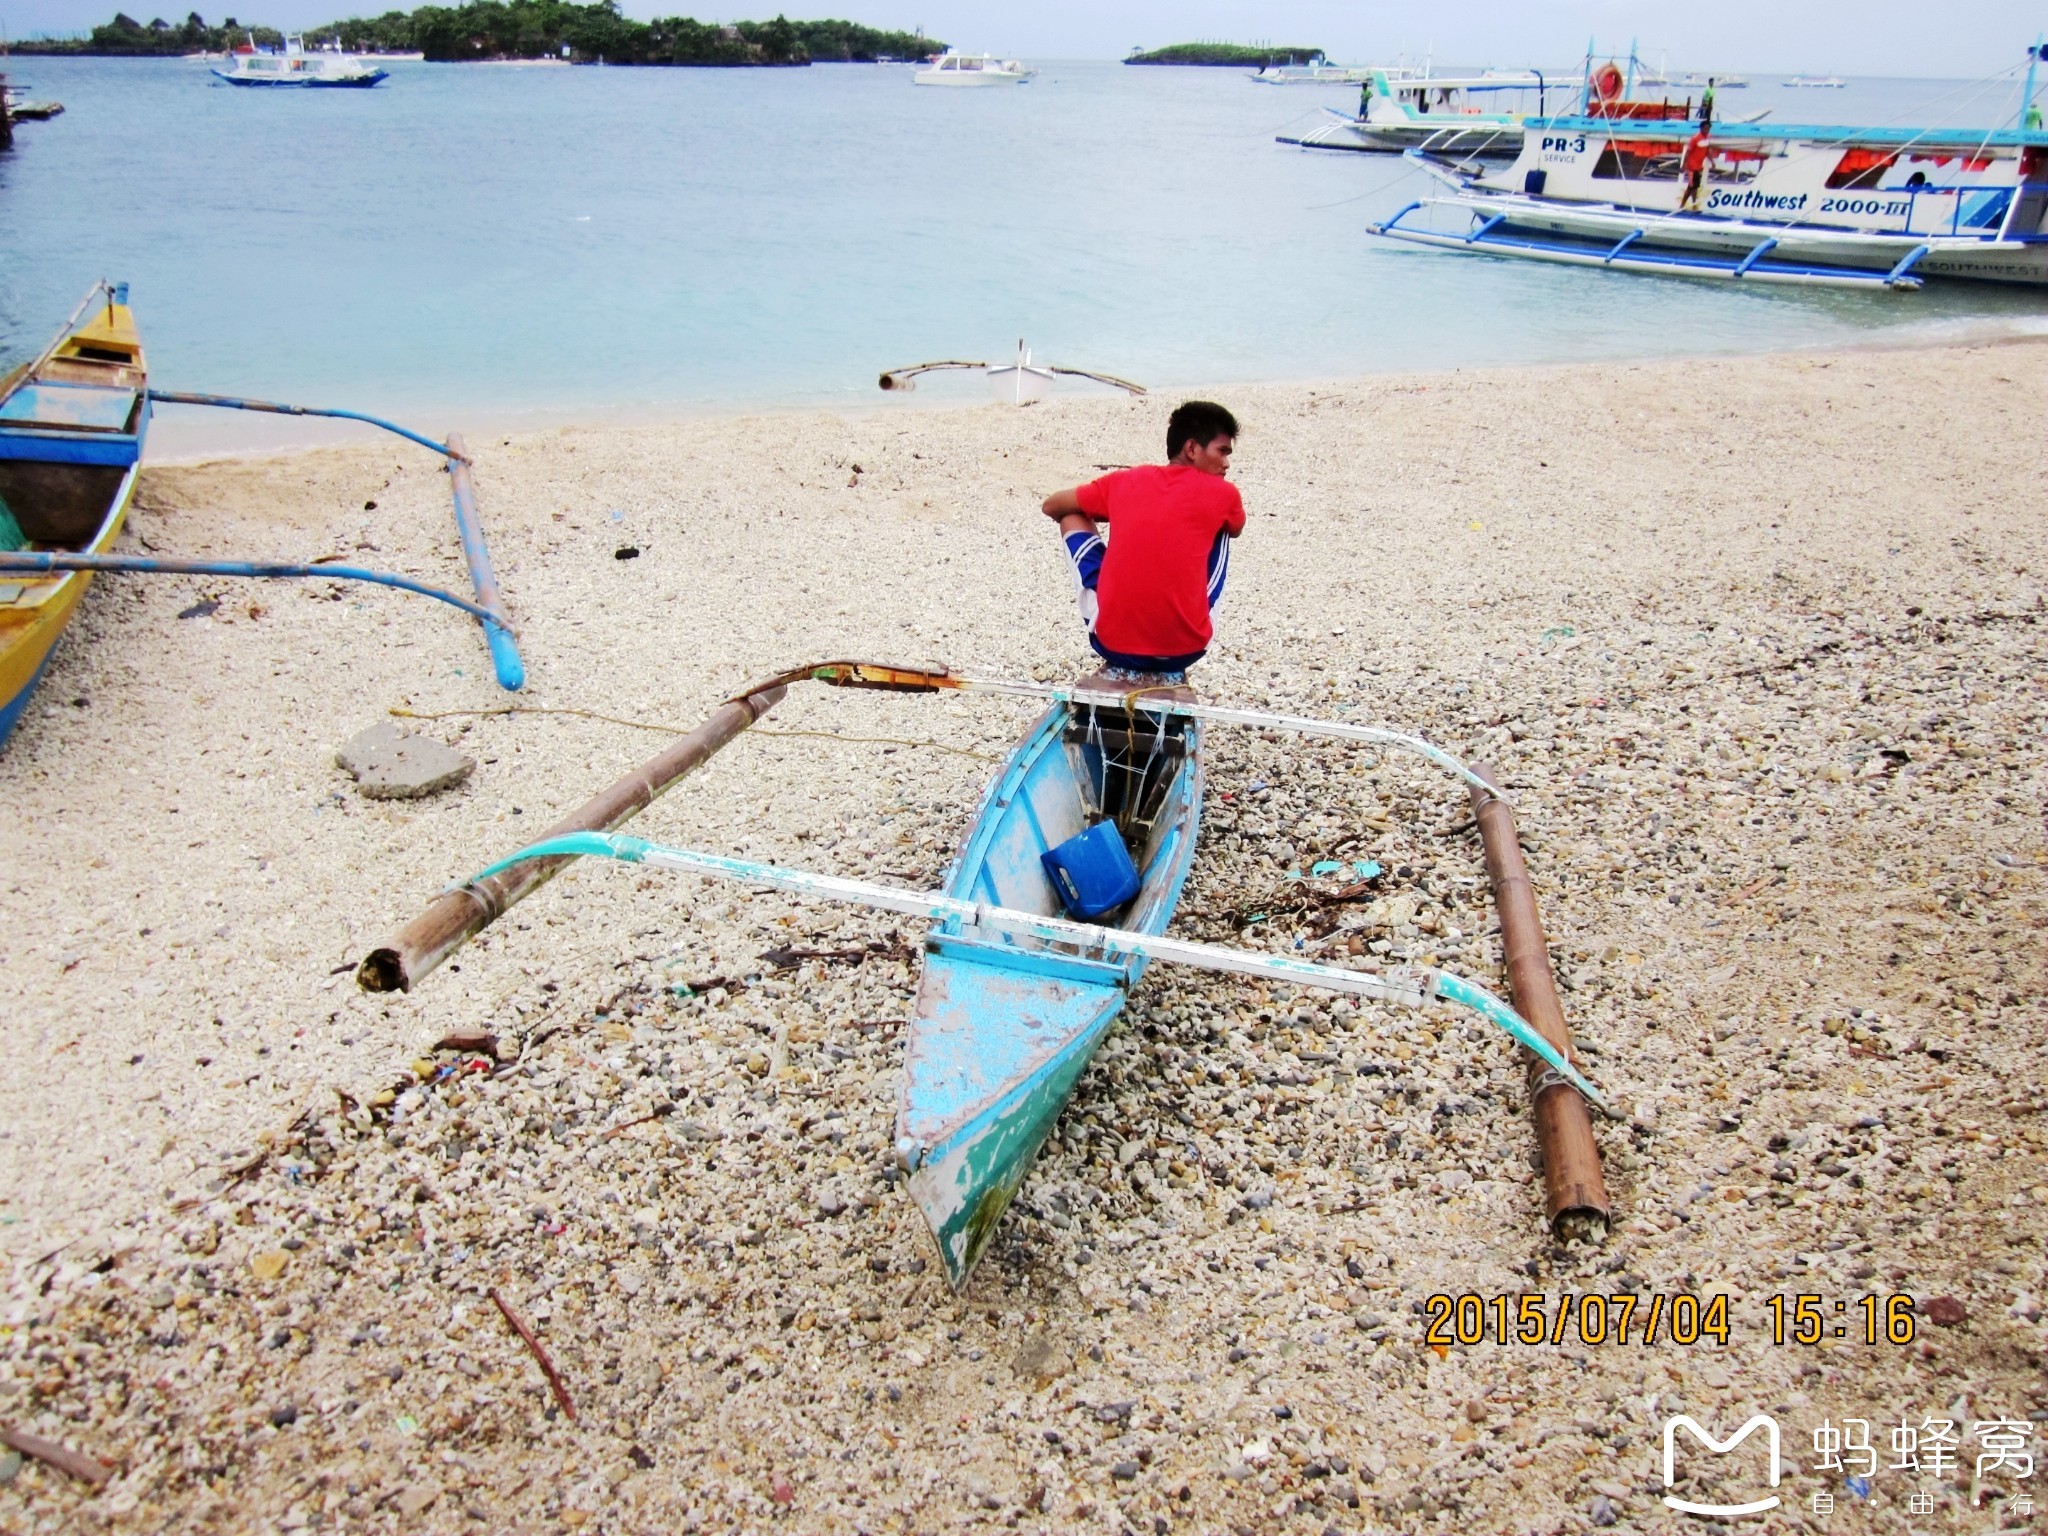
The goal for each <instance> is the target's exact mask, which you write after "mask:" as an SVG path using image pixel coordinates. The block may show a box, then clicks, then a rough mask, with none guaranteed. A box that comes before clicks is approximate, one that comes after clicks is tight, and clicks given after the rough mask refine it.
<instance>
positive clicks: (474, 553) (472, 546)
mask: <svg viewBox="0 0 2048 1536" xmlns="http://www.w3.org/2000/svg"><path fill="white" fill-rule="evenodd" d="M462 450H463V442H462V438H461V437H460V436H459V435H457V434H456V433H453V432H450V433H449V434H448V481H449V484H450V486H451V487H452V488H453V490H454V493H455V530H456V532H457V533H458V534H460V535H461V537H462V558H463V559H465V560H467V561H468V562H469V579H470V583H471V585H473V586H474V587H475V588H476V600H477V601H478V602H479V603H482V604H483V605H484V607H486V608H488V609H489V610H490V611H491V615H492V617H493V618H495V619H496V620H497V622H496V623H495V624H486V625H485V626H484V639H485V640H486V641H488V642H489V643H490V647H491V665H492V666H493V667H494V668H496V669H497V673H498V686H499V687H500V688H503V689H505V690H506V691H507V692H508V693H516V692H518V691H519V690H520V689H521V688H523V687H525V686H526V663H525V662H523V661H521V660H520V659H519V646H518V645H517V644H516V643H515V642H514V640H513V638H512V630H511V627H510V626H509V625H508V624H506V622H505V617H504V615H505V604H504V601H503V599H502V598H500V597H499V595H498V573H497V572H496V571H495V570H493V569H492V567H491V551H490V549H489V548H488V547H487V546H486V545H485V543H484V525H483V520H482V518H480V517H479V516H478V515H477V510H476V485H475V483H474V482H473V481H471V479H470V478H469V456H468V455H467V454H465V453H464V452H463V451H462Z"/></svg>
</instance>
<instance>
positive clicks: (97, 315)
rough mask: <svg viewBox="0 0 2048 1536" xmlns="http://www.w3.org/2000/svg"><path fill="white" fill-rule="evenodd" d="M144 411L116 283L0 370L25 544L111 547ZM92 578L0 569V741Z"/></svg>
mask: <svg viewBox="0 0 2048 1536" xmlns="http://www.w3.org/2000/svg"><path fill="white" fill-rule="evenodd" d="M149 415H150V410H149V397H148V393H147V375H146V373H145V371H144V364H143V357H142V347H141V342H140V340H139V339H138V337H137V333H136V330H135V321H134V317H133V316H132V315H131V314H130V313H129V311H128V307H127V305H126V303H125V302H121V301H120V300H119V299H118V298H117V296H116V295H115V294H110V295H109V296H108V302H107V303H106V304H105V305H104V307H100V306H97V305H96V306H95V307H94V308H93V310H92V312H91V314H90V315H88V316H87V317H86V319H85V320H84V321H83V323H81V324H79V325H77V326H76V327H75V328H74V329H72V330H71V331H70V332H69V333H68V334H67V335H65V336H62V337H60V338H59V339H58V340H57V342H55V343H54V344H53V345H52V347H51V349H50V351H49V352H48V353H47V354H46V355H45V356H44V357H42V358H40V359H38V360H37V362H35V363H34V364H32V365H30V366H29V367H27V368H24V369H22V370H20V371H19V372H18V373H16V374H14V375H12V376H10V377H8V378H7V379H4V380H0V501H4V502H5V503H6V505H7V506H8V508H9V509H10V511H11V512H12V514H13V515H14V517H15V519H16V520H17V521H18V522H19V524H20V526H21V530H22V532H23V533H24V534H25V535H26V536H27V537H28V538H29V540H30V541H31V544H32V546H33V547H35V548H38V549H51V550H66V551H75V552H84V553H92V554H103V553H105V552H107V551H108V550H110V549H112V547H113V545H114V541H115V540H116V539H117V538H118V537H119V536H120V533H121V528H122V525H123V523H124V522H125V521H126V520H127V516H128V508H129V505H130V503H131V502H132V501H133V500H134V496H135V480H136V476H137V474H138V473H139V470H140V465H141V459H142V445H143V440H144V438H145V436H146V435H147V433H148V429H149ZM91 583H92V577H91V575H90V574H89V573H87V572H84V571H68V572H63V573H60V574H56V575H52V576H38V577H28V578H23V579H18V580H0V747H4V746H5V745H6V744H7V741H8V738H9V737H10V736H12V734H13V732H14V728H15V726H16V725H18V724H19V723H20V722H21V718H22V716H23V715H24V714H26V713H27V711H28V707H29V704H30V702H31V700H33V698H34V697H35V691H36V686H37V684H38V683H40V682H41V681H42V678H43V674H44V673H45V672H46V671H47V670H48V669H49V665H50V657H51V655H52V653H53V652H54V651H55V650H56V648H57V642H58V640H60V639H61V638H62V637H63V634H64V629H65V626H66V625H68V624H69V623H70V622H71V617H72V615H73V614H74V613H75V612H77V609H78V604H79V602H80V601H81V600H82V599H83V598H84V596H85V591H86V588H87V587H88V586H90V585H91Z"/></svg>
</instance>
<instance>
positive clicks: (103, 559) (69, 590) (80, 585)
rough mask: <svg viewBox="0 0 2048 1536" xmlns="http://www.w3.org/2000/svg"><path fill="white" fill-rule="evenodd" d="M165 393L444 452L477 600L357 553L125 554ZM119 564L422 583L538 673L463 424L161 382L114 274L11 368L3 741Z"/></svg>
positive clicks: (3, 483) (4, 454) (504, 653)
mask: <svg viewBox="0 0 2048 1536" xmlns="http://www.w3.org/2000/svg"><path fill="white" fill-rule="evenodd" d="M159 404H163V405H198V406H213V407H220V408H224V409H230V410H242V411H264V412H269V413H272V414H277V415H290V416H332V417H340V418H343V419H347V420H351V421H361V422H366V423H368V424H369V425H371V426H375V427H381V428H382V429H384V430H385V431H387V432H393V433H396V434H397V435H398V436H400V437H403V438H405V439H407V440H408V441H410V442H414V443H418V444H420V445H421V446H422V447H424V448H428V449H431V450H432V451H433V452H435V453H437V454H439V455H441V456H442V457H443V458H444V459H445V460H446V461H447V468H448V474H449V480H450V484H451V487H452V489H453V493H454V496H453V499H454V503H455V522H456V528H457V530H458V532H459V533H460V535H461V539H462V549H463V554H464V557H465V558H466V559H467V561H468V563H469V569H470V577H471V581H472V584H473V586H474V588H475V592H476V600H475V601H474V602H470V601H467V600H465V599H463V598H459V597H456V596H454V595H453V594H452V593H448V592H443V591H441V590H439V589H438V588H435V587H430V586H427V585H425V584H424V583H422V582H418V581H415V580H413V579H411V578H410V577H406V576H398V575H393V574H389V573H385V572H378V571H366V570H362V569H360V568H358V567H356V566H351V565H340V564H334V563H326V562H317V561H316V562H313V563H311V564H306V563H301V562H298V561H289V560H182V559H178V558H175V557H166V558H147V557H143V556H129V555H116V554H113V553H112V552H111V550H112V546H113V544H114V541H115V539H116V538H117V537H118V536H119V535H120V532H121V527H122V523H123V521H124V520H125V518H126V516H127V512H128V506H129V503H130V501H131V500H132V498H133V496H134V492H135V479H136V475H137V473H138V472H139V468H140V465H141V460H142V447H143V440H144V437H145V435H146V434H147V431H148V428H149V424H150V421H151V420H152V418H153V413H154V407H155V406H156V405H159ZM109 574H114V575H211V576H232V577H256V578H275V577H322V578H326V579H330V580H346V581H363V582H372V583H375V584H377V585H380V586H386V587H393V588H397V589H399V590H402V591H409V592H417V593H420V594H422V595H424V596H427V597H432V598H435V599H437V600H438V601H441V602H445V603H448V604H451V605H452V606H454V607H456V608H460V609H462V610H463V611H464V612H465V613H468V614H470V615H471V616H472V617H473V618H475V619H476V621H477V622H478V623H479V624H480V625H481V626H482V627H483V631H484V637H485V641H486V643H487V644H488V645H489V647H490V652H491V662H492V667H493V670H494V671H495V672H496V674H497V678H498V682H499V683H500V684H501V685H502V686H503V687H505V688H507V689H517V688H519V687H521V686H523V685H524V683H525V681H526V668H525V664H524V663H523V662H522V661H521V660H520V656H519V647H518V642H517V641H516V640H515V638H514V636H513V631H512V622H511V619H510V618H509V617H508V616H507V615H506V613H505V607H504V601H503V599H502V597H501V596H500V595H499V591H498V584H497V577H496V575H495V573H494V572H493V570H492V568H491V557H490V551H489V549H488V548H487V547H486V545H485V543H484V536H483V525H482V522H481V519H480V518H479V517H478V514H477V506H476V487H475V484H474V482H473V481H472V479H471V477H470V458H469V454H468V453H467V451H466V450H465V449H464V447H463V443H462V439H461V438H460V437H457V436H455V435H453V434H450V436H449V438H448V440H447V441H446V442H445V443H444V442H436V441H435V440H434V439H433V438H431V437H427V436H425V435H423V434H421V433H418V432H414V431H412V430H411V429H409V428H406V427H401V426H399V425H398V424H397V423H396V422H391V421H386V420H385V419H383V418H382V417H379V416H371V415H368V414H366V413H364V412H361V411H348V410H341V409H338V408H331V407H322V406H301V405H282V404H279V403H277V402H275V401H269V400H244V399H238V398H236V397H234V396H229V395H202V394H192V393H187V392H183V391H176V390H164V389H151V388H149V387H148V373H147V369H146V366H145V364H144V361H143V353H142V343H141V338H140V336H139V335H138V333H137V331H136V328H135V317H134V315H133V314H132V313H131V312H130V310H129V308H128V287H127V284H125V283H110V282H101V283H98V284H96V285H95V286H94V287H93V289H92V291H91V292H90V293H88V294H87V295H86V297H85V299H84V301H83V302H81V303H80V305H79V306H78V308H77V309H76V310H74V311H73V312H72V314H71V317H70V319H68V320H67V321H66V322H65V323H64V327H63V329H62V330H60V331H59V332H58V333H57V338H56V339H55V340H54V341H52V342H51V343H50V345H49V346H48V347H46V348H45V349H44V350H43V352H42V353H41V354H40V355H39V356H38V357H36V358H35V359H34V360H33V361H32V362H30V363H28V364H26V365H24V366H23V367H21V368H18V369H16V370H14V372H12V373H10V374H8V375H7V376H6V377H5V378H0V746H4V745H5V744H6V741H7V738H8V736H9V735H10V734H11V733H12V732H13V730H14V727H15V725H16V723H17V722H19V720H20V719H21V716H22V714H23V712H24V711H25V710H26V709H27V707H28V702H29V699H30V697H31V696H32V695H33V693H34V692H35V687H36V684H37V683H38V682H39V681H40V680H41V678H42V675H43V672H44V670H45V669H46V668H47V667H48V665H49V661H50V656H51V654H52V652H53V651H54V650H55V648H56V644H57V641H58V638H59V637H60V636H61V635H62V634H63V632H64V628H65V626H66V625H67V624H68V623H69V622H70V619H71V615H72V613H73V612H74V611H75V610H76V609H77V607H78V603H79V601H80V599H81V598H82V597H83V596H84V595H85V589H86V587H87V585H88V584H89V583H90V582H91V581H92V579H93V577H94V576H95V575H109Z"/></svg>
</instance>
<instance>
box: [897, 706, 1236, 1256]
mask: <svg viewBox="0 0 2048 1536" xmlns="http://www.w3.org/2000/svg"><path fill="white" fill-rule="evenodd" d="M1108 702H1109V703H1110V704H1111V705H1112V706H1113V705H1114V703H1115V700H1114V697H1113V696H1111V697H1110V699H1109V701H1108ZM1087 715H1088V711H1087V710H1086V708H1085V706H1077V707H1072V708H1070V707H1068V706H1064V705H1063V706H1059V707H1056V708H1054V709H1052V710H1050V711H1048V712H1047V713H1046V714H1045V716H1043V717H1042V718H1041V719H1040V720H1039V721H1038V722H1037V724H1036V725H1034V726H1033V728H1032V730H1031V731H1030V733H1029V734H1028V735H1027V736H1026V737H1025V738H1024V740H1023V741H1022V742H1021V743H1020V744H1019V745H1018V747H1017V748H1016V750H1015V751H1014V752H1013V753H1012V754H1011V756H1010V759H1009V761H1008V762H1007V763H1006V764H1005V765H1004V769H1003V771H1002V772H1001V773H1000V774H999V775H997V777H996V779H995V781H994V782H993V783H992V784H991V785H990V787H989V791H988V793H987V795H986V796H985V797H984V799H983V802H982V806H981V810H980V812H979V814H978V815H977V817H976V819H975V825H974V829H973V831H972V832H971V833H970V834H969V837H968V839H967V842H966V844H965V846H964V847H963V849H962V851H961V856H960V859H959V860H958V862H957V863H956V864H955V865H954V867H953V868H952V870H950V871H949V872H948V875H947V879H946V889H947V890H948V892H949V893H951V894H953V895H956V896H961V897H964V898H967V899H973V900H981V901H987V902H991V903H994V904H998V905H1003V906H1011V907H1022V908H1024V909H1026V910H1036V911H1045V912H1052V911H1055V910H1056V909H1057V898H1056V897H1055V896H1054V894H1053V892H1052V888H1051V886H1050V883H1049V882H1048V881H1047V880H1046V878H1045V875H1044V871H1043V869H1042V868H1041V867H1040V865H1039V863H1038V857H1039V855H1040V854H1042V853H1044V852H1045V851H1046V850H1048V849H1050V848H1052V847H1054V846H1057V845H1058V844H1059V843H1061V842H1064V841H1065V840H1066V839H1067V838H1068V837H1071V836H1073V835H1074V834H1075V833H1077V832H1079V831H1081V830H1082V829H1083V828H1084V827H1085V826H1086V825H1087V824H1088V823H1089V822H1090V821H1091V820H1093V819H1095V816H1096V814H1098V812H1099V805H1097V804H1094V803H1092V802H1093V801H1094V800H1097V799H1099V793H1097V792H1094V791H1093V790H1092V789H1091V785H1092V784H1093V783H1095V782H1097V781H1099V775H1100V769H1099V753H1098V754H1097V755H1096V757H1095V758H1091V756H1090V752H1091V750H1092V749H1090V748H1088V747H1086V746H1084V745H1077V744H1076V743H1075V742H1073V741H1071V740H1069V739H1068V738H1069V737H1071V736H1072V735H1074V734H1075V732H1074V730H1073V729H1070V727H1073V726H1074V724H1075V722H1076V721H1077V720H1080V719H1085V718H1086V716H1087ZM1198 749H1199V737H1198V736H1197V735H1195V733H1194V732H1193V731H1192V730H1190V731H1189V732H1188V733H1187V736H1186V737H1185V738H1183V740H1182V741H1181V742H1180V743H1178V744H1176V746H1175V751H1176V752H1177V753H1179V754H1180V755H1178V756H1171V755H1170V756H1168V757H1167V758H1163V759H1159V760H1158V762H1157V765H1156V766H1155V767H1154V768H1153V770H1152V771H1153V773H1154V776H1155V777H1156V778H1157V780H1158V784H1157V786H1156V795H1157V801H1158V803H1157V806H1156V809H1155V810H1154V812H1153V814H1152V815H1151V817H1150V818H1149V820H1148V821H1147V822H1146V823H1145V824H1144V825H1143V826H1142V828H1140V830H1141V831H1142V834H1143V841H1142V843H1141V844H1139V845H1137V846H1135V847H1134V850H1133V851H1134V853H1135V854H1136V856H1137V862H1138V864H1139V869H1140V872H1141V875H1142V877H1143V886H1142V888H1141V890H1140V892H1139V895H1138V897H1137V898H1136V899H1135V900H1134V901H1133V902H1132V903H1131V905H1130V907H1129V908H1128V909H1126V910H1125V911H1124V912H1123V913H1122V914H1121V915H1119V916H1118V917H1117V918H1116V922H1117V925H1118V926H1121V927H1127V928H1132V929H1136V930H1139V931H1142V932H1147V933H1158V932H1162V931H1163V930H1164V929H1165V927H1166V924H1167V922H1168V921H1169V920H1170V919H1171V917H1172V915H1173V910H1174V908H1175V906H1176V905H1178V903H1179V900H1180V893H1181V889H1182V887H1183V886H1184V885H1185V883H1186V880H1187V875H1188V870H1189V867H1190V865H1191V864H1192V862H1193V857H1194V845H1195V837H1196V833H1197V830H1198V827H1199V821H1200V810H1201V784H1202V779H1201V768H1200V761H1199V750H1198ZM1091 763H1095V764H1096V766H1095V768H1094V769H1093V770H1092V771H1093V772H1094V773H1095V775H1096V779H1095V780H1089V779H1088V776H1089V775H1090V773H1091ZM1084 781H1085V782H1084ZM1134 825H1136V824H1134ZM1134 841H1135V840H1134ZM1105 921H1108V919H1105ZM1143 971H1144V957H1143V956H1141V955H1127V956H1123V957H1121V958H1112V959H1111V960H1109V961H1103V960H1098V959H1083V958H1081V957H1080V956H1078V955H1075V954H1072V953H1068V952H1062V951H1058V950H1053V949H1048V948H1046V947H1043V946H1039V945H1033V944H1027V943H1018V942H1011V941H1009V940H1007V939H1003V938H1000V937H995V936H991V935H983V934H976V933H972V932H961V931H959V930H958V929H957V928H949V927H942V928H941V929H939V930H935V931H934V932H933V934H932V935H931V937H930V938H929V940H928V941H927V944H926V949H925V957H924V970H923V974H922V976H921V977H920V979H919V983H918V992H917V1001H916V1004H915V1007H914V1010H913V1013H912V1017H911V1022H910V1030H909V1043H908V1047H907V1049H906V1053H905V1058H904V1079H903V1092H902V1097H901V1099H900V1101H899V1106H898V1114H897V1134H898V1142H897V1145H898V1148H899V1151H900V1152H901V1153H903V1154H904V1155H905V1157H906V1160H907V1161H908V1163H909V1165H910V1175H909V1188H910V1193H911V1196H912V1198H913V1199H914V1200H915V1201H916V1202H917V1205H918V1208H919V1210H920V1211H921V1212H922V1213H923V1214H924V1217H925V1221H926V1224H927V1226H928V1228H929V1230H930V1232H931V1235H932V1238H933V1240H934V1242H935V1243H936V1245H937V1247H938V1251H939V1257H940V1259H941V1261H942V1263H943V1264H944V1266H945V1270H946V1274H947V1277H948V1279H949V1280H950V1281H951V1282H952V1284H953V1285H954V1286H955V1288H958V1287H959V1286H960V1285H961V1284H963V1283H964V1282H965V1280H966V1278H967V1276H968V1275H969V1273H971V1272H972V1270H973V1268H974V1266H975V1264H976V1262H977V1261H978V1260H979V1259H980V1258H981V1256H982V1254H983V1253H984V1252H985V1251H986V1250H987V1247H988V1244H989V1241H990V1239H991V1238H992V1237H993V1236H994V1235H995V1232H996V1230H997V1227H998V1225H999V1223H1000V1221H1001V1218H1002V1215H1003V1212H1004V1211H1005V1210H1006V1209H1007V1208H1008V1207H1009V1204H1010V1201H1011V1200H1012V1198H1014V1196H1015V1195H1016V1193H1017V1190H1018V1188H1019V1186H1020V1185H1021V1184H1022V1183H1023V1180H1024V1177H1025V1175H1026V1173H1027V1172H1028V1171H1029V1170H1030V1167H1031V1165H1032V1162H1033V1161H1034V1160H1035V1158H1036V1157H1037V1155H1038V1151H1039V1149H1040V1147H1041V1146H1043V1144H1044V1142H1045V1139H1046V1137H1047V1136H1048V1135H1049V1134H1050V1133H1051V1131H1052V1128H1053V1126H1054V1125H1055V1124H1056V1123H1057V1121H1058V1119H1059V1116H1060V1114H1061V1112H1062V1111H1063V1110H1064V1109H1065V1107H1066V1104H1067V1101H1068V1100H1069V1099H1070V1098H1071V1097H1072V1096H1073V1093H1074V1089H1075V1086H1076V1085H1077V1084H1078V1083H1079V1082H1080V1080H1081V1076H1082V1074H1083V1073H1084V1072H1085V1071H1086V1070H1087V1067H1088V1063H1089V1062H1090V1061H1091V1060H1092V1059H1093V1058H1094V1055H1095V1052H1096V1050H1097V1049H1098V1048H1099V1047H1100V1046H1101V1044H1102V1041H1103V1040H1104V1039H1105V1038H1106V1037H1107V1035H1108V1033H1109V1028H1110V1025H1111V1024H1112V1023H1113V1022H1114V1021H1115V1019H1116V1017H1117V1014H1118V1013H1119V1012H1120V1011H1121V1010H1122V1008H1123V1005H1124V1002H1125V999H1126V998H1127V997H1128V996H1129V993H1130V989H1131V988H1132V987H1133V986H1135V985H1136V983H1137V981H1138V979H1139V977H1140V976H1141V975H1142V974H1143Z"/></svg>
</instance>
